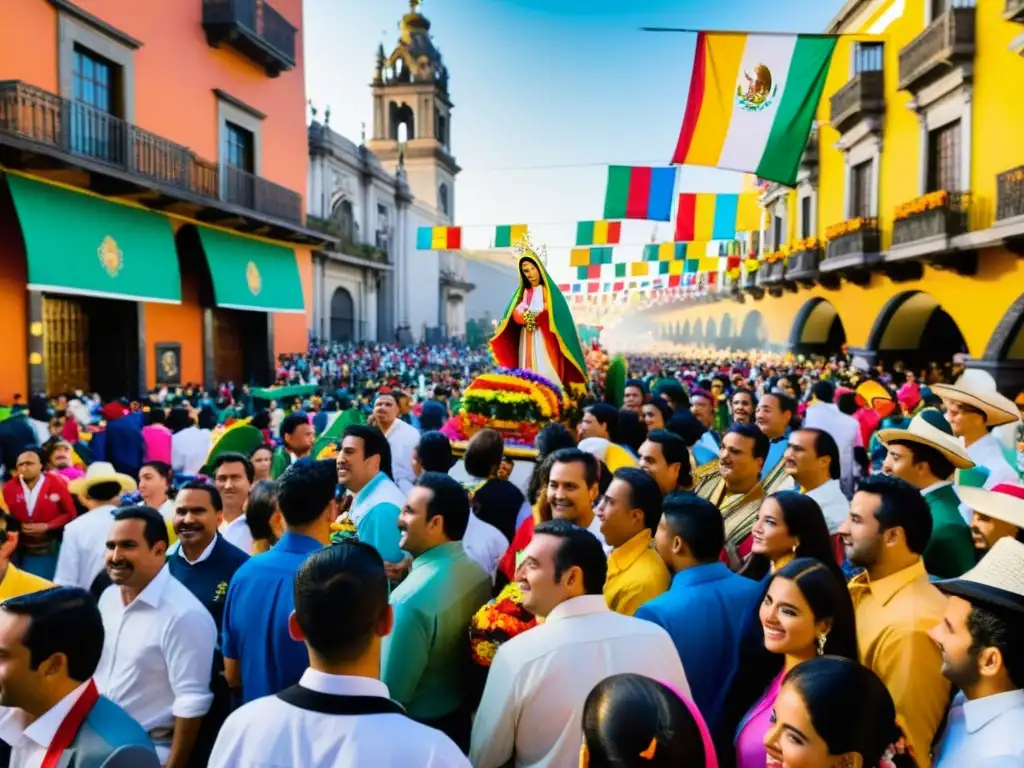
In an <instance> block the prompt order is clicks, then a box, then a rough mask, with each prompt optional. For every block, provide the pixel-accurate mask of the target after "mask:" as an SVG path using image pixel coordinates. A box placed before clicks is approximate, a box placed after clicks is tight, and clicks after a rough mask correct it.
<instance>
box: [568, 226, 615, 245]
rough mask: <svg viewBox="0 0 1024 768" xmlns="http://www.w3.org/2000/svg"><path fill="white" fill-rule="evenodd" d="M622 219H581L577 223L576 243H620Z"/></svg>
mask: <svg viewBox="0 0 1024 768" xmlns="http://www.w3.org/2000/svg"><path fill="white" fill-rule="evenodd" d="M621 236H622V222H621V221H581V222H579V223H578V224H577V225H576V245H618V243H619V239H620V238H621Z"/></svg>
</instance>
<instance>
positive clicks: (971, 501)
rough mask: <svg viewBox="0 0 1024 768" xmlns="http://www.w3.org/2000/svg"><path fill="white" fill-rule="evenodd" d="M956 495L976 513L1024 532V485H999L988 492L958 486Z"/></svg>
mask: <svg viewBox="0 0 1024 768" xmlns="http://www.w3.org/2000/svg"><path fill="white" fill-rule="evenodd" d="M956 493H957V496H959V497H960V501H962V502H963V503H964V504H966V505H967V506H968V507H970V508H971V509H972V510H974V511H975V512H980V513H981V514H983V515H985V516H986V517H994V518H995V519H996V520H1002V521H1003V522H1004V523H1009V524H1010V525H1013V526H1016V527H1017V528H1020V529H1021V530H1024V485H1014V484H1013V483H999V484H998V485H995V486H993V487H992V488H991V489H990V490H987V491H986V490H984V489H983V488H973V487H970V486H966V485H958V486H957V488H956Z"/></svg>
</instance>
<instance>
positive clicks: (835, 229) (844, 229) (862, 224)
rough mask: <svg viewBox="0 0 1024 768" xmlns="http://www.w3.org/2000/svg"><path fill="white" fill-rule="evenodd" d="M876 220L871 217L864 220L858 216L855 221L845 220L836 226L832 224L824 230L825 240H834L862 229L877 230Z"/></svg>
mask: <svg viewBox="0 0 1024 768" xmlns="http://www.w3.org/2000/svg"><path fill="white" fill-rule="evenodd" d="M877 228H878V219H876V218H874V217H871V218H865V217H864V216H858V217H857V218H855V219H847V220H846V221H841V222H839V223H838V224H833V225H832V226H831V227H829V228H828V229H826V230H825V240H826V242H827V241H829V240H835V239H836V238H837V237H843V235H849V234H852V233H853V232H860V231H861V230H862V229H877Z"/></svg>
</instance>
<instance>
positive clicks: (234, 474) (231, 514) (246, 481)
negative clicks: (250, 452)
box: [210, 452, 256, 555]
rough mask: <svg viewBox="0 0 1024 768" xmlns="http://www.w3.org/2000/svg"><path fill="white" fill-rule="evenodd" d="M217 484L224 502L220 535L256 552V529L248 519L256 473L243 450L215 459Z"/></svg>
mask: <svg viewBox="0 0 1024 768" xmlns="http://www.w3.org/2000/svg"><path fill="white" fill-rule="evenodd" d="M210 471H211V472H213V484H214V485H215V486H216V487H217V491H218V492H220V498H221V502H222V503H223V504H224V510H223V517H222V519H221V524H220V535H221V536H223V537H224V540H225V541H227V542H228V543H229V544H234V545H235V546H236V547H238V548H239V549H240V550H242V551H243V552H245V554H247V555H251V554H252V544H253V538H252V531H251V530H250V529H249V521H248V520H246V519H245V507H246V505H247V504H248V503H249V491H250V490H251V489H252V482H253V480H254V479H255V477H256V474H255V472H254V470H253V468H252V463H251V462H250V461H249V459H247V458H246V457H245V456H243V455H242V454H240V453H234V452H225V453H222V454H220V455H219V456H218V457H217V458H216V459H214V460H213V466H212V467H211V470H210Z"/></svg>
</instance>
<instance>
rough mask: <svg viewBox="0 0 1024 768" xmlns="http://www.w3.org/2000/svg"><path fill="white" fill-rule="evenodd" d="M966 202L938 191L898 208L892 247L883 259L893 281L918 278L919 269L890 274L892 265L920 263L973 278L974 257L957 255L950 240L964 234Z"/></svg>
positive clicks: (968, 253)
mask: <svg viewBox="0 0 1024 768" xmlns="http://www.w3.org/2000/svg"><path fill="white" fill-rule="evenodd" d="M970 202H971V196H970V193H967V192H948V191H946V190H939V191H937V192H929V193H928V194H926V195H921V196H920V197H917V198H914V199H913V200H911V201H910V202H907V203H904V204H903V205H901V206H899V207H898V208H897V209H896V212H895V215H894V217H893V225H892V245H891V246H890V248H889V251H888V253H886V255H885V263H886V271H887V272H889V273H890V275H889V276H890V277H892V278H893V279H895V280H898V279H913V278H916V277H919V276H920V275H919V272H920V269H914V270H909V271H908V270H904V272H905V273H906V274H902V273H899V272H896V273H894V272H893V270H892V265H894V264H904V265H907V264H910V263H913V262H920V261H922V260H923V261H926V262H928V263H930V264H932V265H933V266H937V267H952V268H954V269H955V270H956V271H957V272H959V273H960V274H965V275H973V274H974V273H975V272H976V271H977V260H976V258H975V253H974V252H973V251H965V252H957V249H956V248H955V247H954V246H953V238H956V237H959V236H960V235H964V234H966V233H967V230H968V221H969V214H970Z"/></svg>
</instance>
